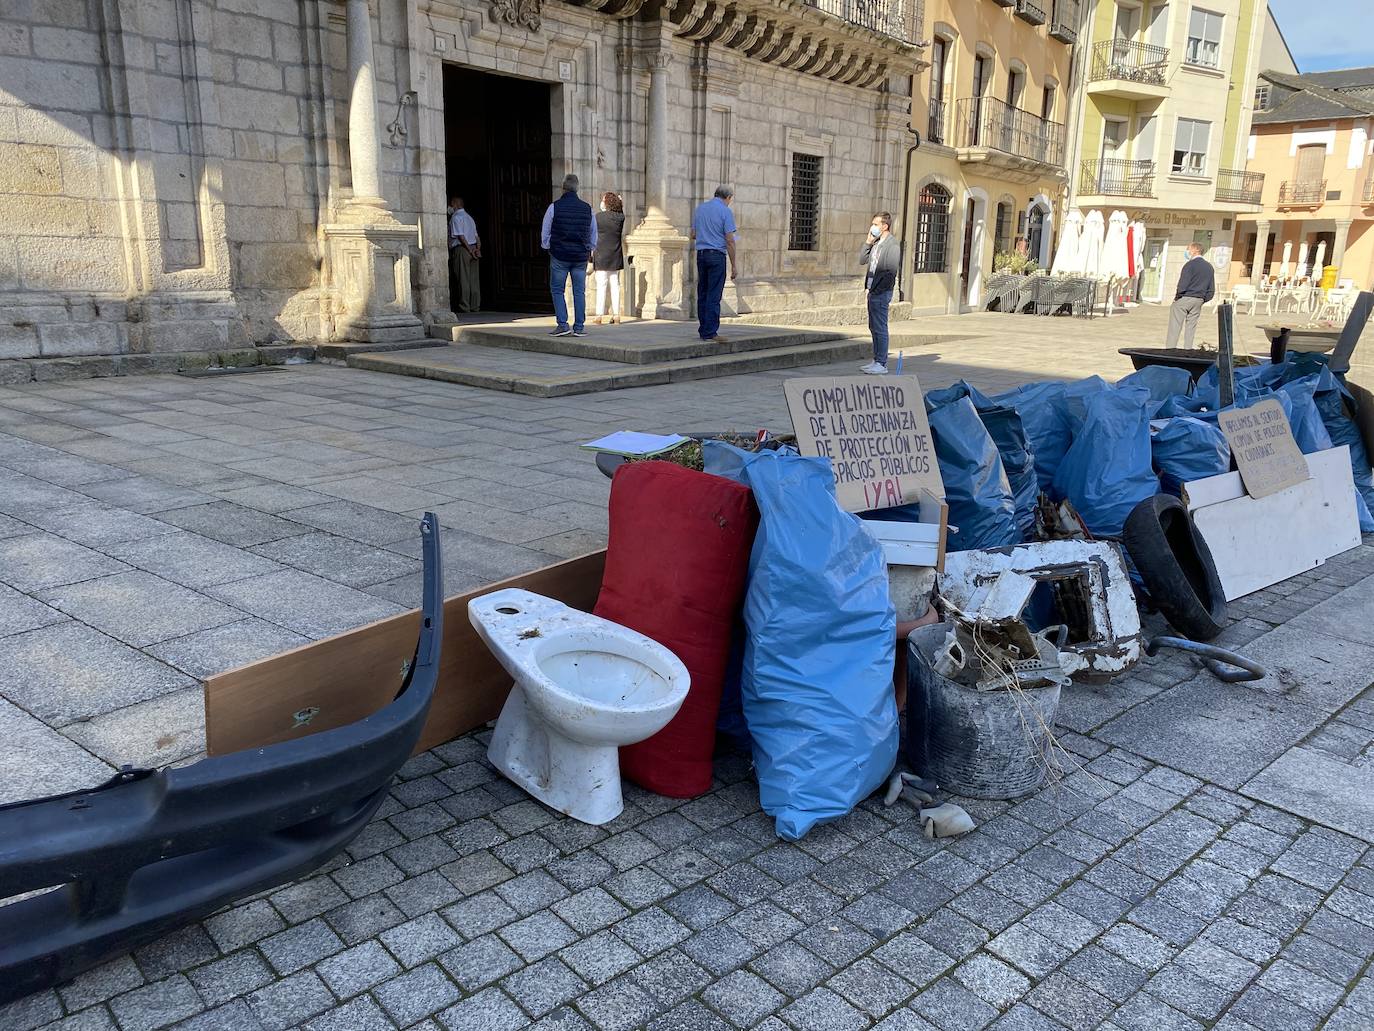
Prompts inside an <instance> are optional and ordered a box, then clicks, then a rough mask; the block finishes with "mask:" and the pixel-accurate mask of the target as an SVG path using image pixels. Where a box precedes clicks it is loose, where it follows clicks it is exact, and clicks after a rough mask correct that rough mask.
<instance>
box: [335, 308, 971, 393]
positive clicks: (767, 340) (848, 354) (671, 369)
mask: <svg viewBox="0 0 1374 1031" xmlns="http://www.w3.org/2000/svg"><path fill="white" fill-rule="evenodd" d="M551 328H552V323H551V322H550V321H549V320H547V319H521V320H515V321H513V322H508V323H504V324H500V323H488V324H472V323H468V324H459V325H455V326H441V327H435V328H434V329H433V330H431V333H432V334H433V335H434V336H435V337H436V338H437V340H441V341H443V343H437V342H436V344H435V346H433V347H428V348H424V349H422V350H406V351H389V352H372V353H354V354H350V355H349V356H348V358H347V362H348V364H349V365H350V366H352V367H353V368H358V369H369V370H372V371H375V372H389V373H393V374H396V375H403V376H417V377H421V378H424V379H433V380H441V381H445V382H450V383H461V384H464V385H466V386H473V387H482V388H484V389H488V390H504V391H513V392H515V393H518V394H527V395H531V396H535V397H563V396H567V395H571V394H587V393H596V392H600V391H605V390H619V389H623V388H626V387H639V386H649V385H654V384H663V383H677V382H684V381H687V380H697V379H712V378H716V377H720V376H737V375H742V374H744V373H751V372H765V371H770V370H776V369H793V368H799V367H802V366H808V365H827V364H830V363H833V362H841V361H856V362H862V361H863V359H865V358H866V357H867V356H868V354H869V341H868V336H867V333H866V332H864V331H859V332H849V331H846V330H844V329H838V328H829V329H814V328H813V329H806V328H800V327H798V326H795V325H791V324H788V325H778V324H777V322H776V321H773V322H771V323H770V324H769V325H755V324H752V323H746V322H744V321H742V320H740V321H736V322H735V323H734V324H733V325H730V326H727V327H725V329H724V336H725V338H726V339H725V341H724V343H720V344H717V343H708V342H705V341H702V340H700V339H698V338H697V335H696V324H695V323H694V322H692V323H687V322H628V323H622V324H620V325H617V326H589V327H588V335H587V336H585V337H580V338H579V337H572V336H566V337H553V336H550V335H549V331H550V329H551ZM944 336H945V335H937V334H926V335H922V336H913V335H911V334H906V335H903V337H902V344H903V346H917V345H919V344H921V343H930V342H933V341H935V340H939V339H943V338H944ZM926 337H928V339H926Z"/></svg>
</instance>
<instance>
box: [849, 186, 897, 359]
mask: <svg viewBox="0 0 1374 1031" xmlns="http://www.w3.org/2000/svg"><path fill="white" fill-rule="evenodd" d="M859 262H860V264H862V265H865V266H867V271H866V272H865V273H864V289H865V290H866V291H867V292H868V332H869V333H870V334H872V336H873V361H871V362H869V364H867V365H865V366H863V368H861V369H860V370H859V371H860V372H866V373H868V374H869V375H870V376H886V375H887V306H888V305H889V304H891V303H892V291H893V290H894V289H895V288H896V286H897V273H898V271H900V269H901V267H902V242H901V241H900V240H898V239H897V238H896V237H895V236H893V235H892V216H891V215H890V214H888V212H886V211H880V212H878V213H877V214H876V215H874V216H873V222H872V223H871V224H870V225H869V227H868V238H867V239H866V240H865V241H864V248H863V250H862V251H861V252H860V254H859Z"/></svg>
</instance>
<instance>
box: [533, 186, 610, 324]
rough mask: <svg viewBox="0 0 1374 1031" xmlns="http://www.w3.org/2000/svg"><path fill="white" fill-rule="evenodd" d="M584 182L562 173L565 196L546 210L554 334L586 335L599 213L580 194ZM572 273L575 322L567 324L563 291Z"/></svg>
mask: <svg viewBox="0 0 1374 1031" xmlns="http://www.w3.org/2000/svg"><path fill="white" fill-rule="evenodd" d="M580 185H582V184H581V183H580V182H578V179H577V176H575V175H565V176H564V177H563V196H561V197H559V198H558V199H557V200H556V201H554V202H553V203H552V204H550V205H549V209H548V210H547V211H545V212H544V226H543V229H542V230H541V233H540V239H539V245H540V246H541V247H543V248H544V250H546V251H548V252H549V292H550V293H552V294H553V313H554V315H556V316H557V317H558V326H557V327H556V328H555V329H554V331H553V333H552V334H550V335H551V336H556V337H565V336H568V335H569V334H571V335H572V336H575V337H581V336H586V335H587V334H586V331H585V330H584V328H583V324H584V323H585V322H586V321H587V262H588V261H590V260H591V256H592V248H594V247H595V246H596V216H595V215H593V214H592V206H591V205H590V204H588V203H587V202H586V201H584V200H583V199H582V198H580V197H579V196H578V195H577V188H578V187H579V186H580ZM570 275H571V276H572V285H573V286H572V289H573V324H572V327H571V328H569V327H568V302H567V301H565V300H564V299H563V291H564V289H565V288H566V287H567V284H568V276H570Z"/></svg>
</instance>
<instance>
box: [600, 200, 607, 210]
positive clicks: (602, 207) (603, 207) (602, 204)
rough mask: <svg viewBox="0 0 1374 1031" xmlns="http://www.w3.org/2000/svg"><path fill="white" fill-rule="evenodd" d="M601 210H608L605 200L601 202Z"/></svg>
mask: <svg viewBox="0 0 1374 1031" xmlns="http://www.w3.org/2000/svg"><path fill="white" fill-rule="evenodd" d="M601 210H602V211H605V210H606V202H605V201H604V200H603V201H602V202H601Z"/></svg>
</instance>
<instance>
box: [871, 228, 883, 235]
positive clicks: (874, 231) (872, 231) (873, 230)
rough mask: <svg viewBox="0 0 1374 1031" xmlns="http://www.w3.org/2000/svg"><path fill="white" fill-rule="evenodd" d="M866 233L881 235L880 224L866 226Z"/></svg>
mask: <svg viewBox="0 0 1374 1031" xmlns="http://www.w3.org/2000/svg"><path fill="white" fill-rule="evenodd" d="M868 235H869V236H882V235H883V227H882V226H869V227H868Z"/></svg>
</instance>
